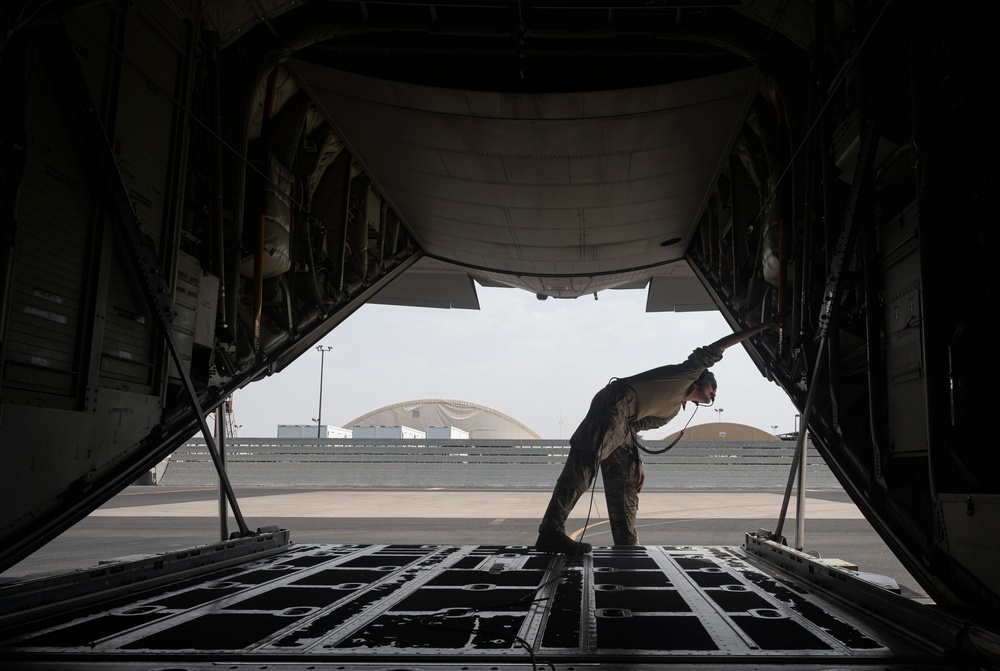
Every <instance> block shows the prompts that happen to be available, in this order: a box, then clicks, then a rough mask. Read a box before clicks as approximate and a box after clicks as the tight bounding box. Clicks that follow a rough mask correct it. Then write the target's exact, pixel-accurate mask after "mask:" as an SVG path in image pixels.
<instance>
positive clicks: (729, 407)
mask: <svg viewBox="0 0 1000 671" xmlns="http://www.w3.org/2000/svg"><path fill="white" fill-rule="evenodd" d="M476 288H477V290H478V293H479V302H480V307H481V309H480V310H438V309H431V308H407V307H395V306H386V305H365V306H364V307H362V308H361V309H360V310H358V311H357V312H356V313H355V314H354V315H352V316H351V317H350V318H348V319H347V321H345V322H344V323H343V324H341V325H340V326H339V327H337V328H336V329H334V331H333V332H331V333H330V334H328V335H327V336H326V337H325V338H324V339H323V340H322V344H323V345H329V346H332V347H333V349H332V350H330V351H329V352H327V353H326V355H325V360H326V363H325V366H324V376H323V377H324V384H323V423H324V424H333V425H336V426H344V425H347V424H348V423H349V422H351V421H352V420H353V419H355V418H357V417H360V416H361V415H364V414H366V413H368V412H370V411H372V410H375V409H377V408H380V407H382V406H386V405H391V404H394V403H400V402H403V401H410V400H415V399H422V398H446V399H458V400H463V401H471V402H473V403H479V404H481V405H485V406H488V407H491V408H495V409H496V410H499V411H501V412H505V413H507V414H508V415H510V416H512V417H514V418H515V419H518V420H519V421H521V422H523V423H524V424H526V425H528V426H529V427H530V428H532V429H533V430H534V431H535V432H537V433H538V434H539V435H541V436H542V437H543V438H560V437H562V438H569V436H570V435H571V434H572V433H573V431H574V429H575V428H576V426H577V424H579V422H580V420H581V419H583V416H584V414H585V413H586V411H587V408H588V406H589V405H590V399H591V398H592V397H593V395H594V394H595V393H596V392H597V391H598V390H599V389H601V387H603V386H604V385H605V384H607V382H608V379H609V378H611V377H624V376H627V375H633V374H635V373H638V372H641V371H643V370H646V369H648V368H654V367H656V366H661V365H664V364H668V363H678V362H680V361H683V360H684V359H685V358H687V356H688V354H689V353H690V352H691V350H693V349H694V348H695V347H698V346H700V345H705V344H708V343H710V342H713V341H714V340H717V339H718V338H720V337H722V336H723V335H725V334H727V333H730V332H731V330H730V329H729V327H728V325H727V324H726V322H725V320H723V318H722V316H721V315H720V314H719V313H717V312H698V313H673V312H659V313H646V312H645V301H646V292H645V291H644V290H625V291H602V292H601V293H599V294H598V296H599V300H596V301H595V300H594V297H593V296H588V297H584V298H578V299H576V300H556V299H551V298H550V299H549V300H547V301H539V300H537V299H536V298H535V296H534V295H533V294H531V293H528V292H526V291H522V290H519V289H488V288H484V287H480V286H478V285H477V287H476ZM713 370H714V371H715V374H716V377H717V378H718V381H719V392H718V398H717V400H716V403H715V406H714V407H713V408H701V409H699V410H698V414H697V415H696V416H695V417H694V418H693V419H692V421H691V426H695V425H698V424H706V423H708V422H716V421H719V419H720V414H719V413H717V412H715V409H717V408H721V409H722V410H723V412H722V413H721V419H722V420H723V421H727V422H739V423H742V424H750V425H753V426H756V427H759V428H761V429H764V430H770V427H771V426H772V425H774V424H777V425H778V429H777V431H778V433H783V432H787V431H792V430H794V421H795V419H794V418H795V413H796V410H795V407H794V406H793V405H792V404H791V402H790V401H789V400H788V398H787V397H786V396H785V394H784V392H782V391H781V390H780V389H779V388H778V386H777V385H775V384H774V383H772V382H768V381H767V379H766V378H764V377H763V376H762V375H761V374H760V372H759V371H758V370H757V368H756V367H755V366H754V364H753V362H752V361H751V360H750V357H749V356H748V355H747V353H746V351H745V350H744V349H743V347H742V346H741V345H737V346H735V347H732V348H730V349H729V350H727V351H726V355H725V357H724V358H723V359H722V361H721V362H719V363H718V364H716V365H715V366H714V367H713ZM319 377H320V354H319V352H317V351H315V350H310V351H309V352H307V353H306V354H304V355H303V356H301V357H299V359H298V360H297V361H295V362H294V363H293V364H292V365H290V366H289V367H288V368H286V369H285V370H284V371H282V372H281V373H278V374H277V375H274V376H272V377H270V378H267V379H265V380H261V381H259V382H255V383H253V384H250V385H249V386H247V387H246V388H244V389H241V390H239V391H237V392H236V393H235V394H234V396H233V401H234V408H233V410H234V413H235V422H236V424H237V426H238V427H239V428H238V435H239V436H240V437H247V438H248V437H268V436H271V437H273V436H275V435H276V434H277V427H278V424H310V423H314V422H313V418H314V417H316V411H317V409H318V397H319ZM693 409H694V406H693V405H690V404H689V405H688V408H687V410H686V411H682V412H681V414H679V415H678V416H677V417H676V418H675V419H674V420H673V421H672V422H670V423H669V424H668V425H667V426H665V427H663V428H661V429H657V430H655V431H647V432H644V434H643V435H644V436H645V437H646V438H651V439H655V438H660V437H663V436H666V435H667V434H669V433H673V432H674V431H677V430H679V429H681V428H682V427H683V424H684V422H686V421H687V420H688V418H689V417H690V413H691V412H692V411H693Z"/></svg>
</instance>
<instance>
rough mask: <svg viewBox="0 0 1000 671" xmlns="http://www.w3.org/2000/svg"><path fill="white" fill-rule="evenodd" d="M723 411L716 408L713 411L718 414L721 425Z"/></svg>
mask: <svg viewBox="0 0 1000 671" xmlns="http://www.w3.org/2000/svg"><path fill="white" fill-rule="evenodd" d="M723 410H725V408H716V409H715V411H716V412H717V413H719V424H721V423H722V411H723Z"/></svg>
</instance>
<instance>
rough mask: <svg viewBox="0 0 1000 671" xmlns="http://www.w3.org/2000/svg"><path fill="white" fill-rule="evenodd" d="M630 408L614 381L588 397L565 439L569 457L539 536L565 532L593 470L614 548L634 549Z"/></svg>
mask: <svg viewBox="0 0 1000 671" xmlns="http://www.w3.org/2000/svg"><path fill="white" fill-rule="evenodd" d="M634 405H635V398H634V393H633V392H632V391H631V390H630V388H629V387H628V385H626V384H625V383H623V382H619V381H614V382H612V383H611V384H609V385H608V386H607V387H605V388H604V389H602V390H601V391H599V392H597V394H596V395H595V396H594V400H593V401H591V404H590V410H589V411H588V412H587V416H586V417H584V419H583V421H582V422H581V423H580V426H579V427H578V428H577V430H576V431H575V432H574V433H573V436H572V437H571V438H570V450H569V457H568V458H567V459H566V464H565V465H564V466H563V470H562V473H561V474H560V475H559V479H558V480H557V481H556V486H555V489H553V491H552V498H551V499H550V500H549V505H548V508H546V510H545V516H544V517H543V518H542V523H541V524H540V525H539V527H538V531H539V532H545V531H559V532H562V533H566V518H567V517H569V514H570V512H571V511H572V510H573V507H574V506H575V505H576V503H577V501H579V500H580V497H581V496H582V495H583V493H584V492H586V491H587V490H588V489H589V488H590V485H591V484H592V483H593V481H594V478H595V477H596V476H597V468H598V466H599V467H600V469H601V475H602V476H603V478H604V497H605V500H606V502H607V506H608V520H609V521H610V524H611V535H612V538H613V539H614V543H615V545H638V544H639V537H638V536H637V535H636V532H635V515H636V512H637V511H638V509H639V492H638V484H639V456H638V454H637V452H636V450H635V448H634V447H633V441H632V430H631V428H630V427H629V419H630V418H631V416H632V414H633V412H634Z"/></svg>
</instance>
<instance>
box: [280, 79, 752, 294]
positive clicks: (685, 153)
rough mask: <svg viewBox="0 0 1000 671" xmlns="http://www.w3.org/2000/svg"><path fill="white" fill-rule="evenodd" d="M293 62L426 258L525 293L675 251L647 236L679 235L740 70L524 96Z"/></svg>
mask: <svg viewBox="0 0 1000 671" xmlns="http://www.w3.org/2000/svg"><path fill="white" fill-rule="evenodd" d="M294 69H295V71H296V73H297V75H298V76H299V77H300V78H301V79H302V81H303V83H304V84H305V85H306V87H307V88H308V90H309V91H310V93H311V95H312V96H313V98H314V100H315V101H316V103H317V104H318V106H319V107H320V108H321V109H322V110H324V113H325V114H326V115H327V116H328V118H329V120H330V121H331V123H333V124H334V125H335V126H336V127H337V129H338V131H339V132H340V133H341V134H342V135H343V137H344V138H345V139H346V141H347V142H348V144H349V145H350V146H351V148H352V150H353V153H354V155H355V156H357V157H358V159H359V160H360V161H361V162H362V163H363V164H364V165H365V167H366V169H367V171H368V172H369V173H370V174H371V175H372V177H373V178H374V180H375V182H376V185H377V188H378V189H379V190H380V191H381V192H382V193H383V194H384V195H385V196H386V198H387V200H388V201H389V202H390V203H391V204H392V206H393V207H394V209H395V210H396V211H398V212H399V214H400V216H401V218H402V219H403V221H404V222H405V224H406V226H407V227H408V228H409V229H410V230H411V231H412V232H413V233H414V235H415V236H416V237H417V239H418V240H419V241H420V244H421V246H422V247H423V249H424V251H425V252H426V254H427V255H428V256H430V257H433V258H436V259H440V260H442V261H446V262H450V263H454V264H457V265H459V266H464V267H467V268H474V269H478V270H480V271H495V272H498V273H501V274H503V275H508V274H509V276H508V277H507V278H506V280H507V281H509V283H510V284H512V285H514V286H520V287H522V288H525V289H528V290H535V289H534V287H537V286H538V283H536V282H529V281H528V280H527V279H526V278H527V277H528V276H531V275H547V274H562V273H571V274H576V275H581V274H588V273H594V274H598V273H603V272H608V271H617V272H621V271H622V270H625V271H628V270H630V269H639V268H648V269H649V270H647V271H645V276H646V278H647V279H648V277H650V276H652V274H653V269H655V267H656V266H658V265H661V264H664V263H669V262H672V261H676V260H677V259H679V258H680V257H681V256H682V254H683V252H684V248H685V245H683V244H680V245H674V246H669V247H663V246H661V243H662V242H663V241H664V240H666V239H669V238H681V239H682V240H685V239H687V238H688V237H689V235H690V232H691V230H692V228H693V226H694V223H695V221H697V219H698V216H699V213H700V211H701V208H702V205H703V202H704V200H705V193H706V190H707V188H708V185H709V184H711V183H712V182H713V180H714V178H715V175H716V172H717V170H718V168H719V165H720V163H721V161H722V157H723V156H724V155H726V152H728V150H729V146H730V144H731V142H732V138H733V137H734V131H733V129H734V128H735V127H737V125H738V124H739V123H741V122H742V118H743V115H744V113H745V107H746V105H745V102H746V99H747V96H748V91H749V90H750V89H751V88H752V86H753V79H754V76H753V75H754V71H753V70H752V69H746V70H741V71H738V72H731V73H727V74H723V75H717V76H713V77H707V78H703V79H696V80H692V81H686V82H681V83H674V84H664V85H657V86H648V87H640V88H631V89H625V90H618V91H598V92H587V93H565V94H544V95H539V94H511V93H492V92H486V91H462V90H457V89H443V88H434V87H428V86H419V85H413V84H405V83H399V82H388V81H386V80H378V79H374V78H369V77H364V76H360V75H355V74H350V73H345V72H341V71H336V70H333V69H330V68H326V67H322V66H318V65H313V64H311V63H307V62H304V61H294ZM603 282H604V281H603V280H595V279H594V278H589V279H588V280H587V281H586V282H582V281H570V282H568V283H564V284H567V286H566V288H565V290H563V291H561V292H560V293H559V294H558V295H560V296H564V297H572V296H575V295H581V294H582V293H589V291H592V290H594V284H595V283H596V285H597V286H598V288H600V287H603V286H606V285H605V284H604V283H603ZM584 284H586V286H584Z"/></svg>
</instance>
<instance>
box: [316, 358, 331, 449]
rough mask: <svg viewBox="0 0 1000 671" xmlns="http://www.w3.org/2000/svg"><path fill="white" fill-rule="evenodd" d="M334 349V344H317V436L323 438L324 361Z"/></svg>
mask: <svg viewBox="0 0 1000 671" xmlns="http://www.w3.org/2000/svg"><path fill="white" fill-rule="evenodd" d="M332 349H333V346H331V345H327V346H326V347H324V346H323V345H316V351H317V352H319V411H318V412H317V413H316V438H322V437H323V436H322V430H321V429H320V427H321V426H322V425H323V361H324V359H326V353H327V352H329V351H330V350H332Z"/></svg>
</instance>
